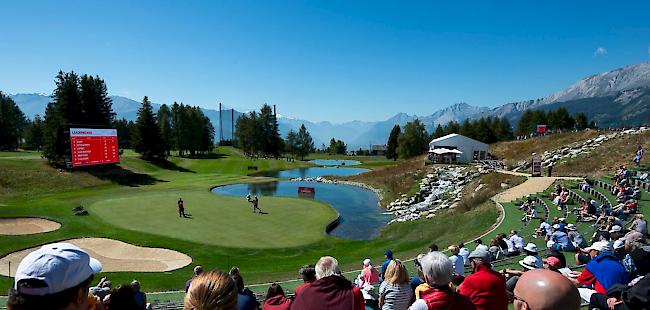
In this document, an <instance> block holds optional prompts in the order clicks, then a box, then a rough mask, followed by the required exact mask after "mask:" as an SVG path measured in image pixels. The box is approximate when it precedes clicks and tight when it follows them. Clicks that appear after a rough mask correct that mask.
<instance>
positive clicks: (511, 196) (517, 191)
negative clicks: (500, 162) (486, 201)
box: [492, 170, 581, 202]
mask: <svg viewBox="0 0 650 310" xmlns="http://www.w3.org/2000/svg"><path fill="white" fill-rule="evenodd" d="M498 172H499V173H505V174H511V175H517V176H525V177H528V179H527V180H526V182H524V183H521V184H519V185H517V186H515V187H513V188H510V189H508V190H506V191H505V192H502V193H500V194H497V195H495V196H494V197H492V200H494V201H495V202H509V201H513V200H515V199H517V198H520V197H523V196H527V195H530V194H534V193H538V192H543V191H544V190H546V189H547V188H548V187H549V186H551V184H553V182H555V180H581V178H574V177H534V178H533V177H531V176H530V174H527V173H521V172H513V171H507V170H499V171H498Z"/></svg>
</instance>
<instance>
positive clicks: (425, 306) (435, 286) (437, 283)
mask: <svg viewBox="0 0 650 310" xmlns="http://www.w3.org/2000/svg"><path fill="white" fill-rule="evenodd" d="M420 264H421V265H422V273H424V278H425V280H426V282H427V284H428V285H429V288H427V289H425V290H423V291H422V292H420V297H421V299H418V300H416V301H415V302H414V303H413V305H411V308H410V309H411V310H438V309H454V310H475V309H476V307H474V304H472V302H471V301H470V300H469V298H467V297H466V296H464V295H461V294H459V293H456V292H454V290H453V288H452V287H451V285H450V284H449V283H450V282H451V277H452V274H453V273H454V267H453V265H452V264H451V260H450V259H449V258H448V257H447V256H446V255H444V254H442V253H440V252H438V251H434V252H429V253H428V254H427V255H425V256H424V257H423V258H422V260H421V262H420Z"/></svg>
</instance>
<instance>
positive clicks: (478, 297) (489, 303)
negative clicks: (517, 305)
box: [458, 248, 508, 310]
mask: <svg viewBox="0 0 650 310" xmlns="http://www.w3.org/2000/svg"><path fill="white" fill-rule="evenodd" d="M469 260H470V265H471V266H472V270H473V273H472V274H471V275H469V276H467V278H465V281H463V283H462V284H461V285H460V286H459V287H458V292H459V293H461V294H463V295H465V296H467V297H468V298H469V299H470V300H471V301H472V303H473V304H474V306H476V309H477V310H483V309H485V310H505V309H508V297H507V295H506V280H505V278H504V277H503V275H501V274H500V273H498V272H496V271H494V270H492V266H491V265H490V253H489V252H488V251H487V250H485V249H482V248H479V249H477V250H475V251H474V252H472V253H471V254H470V255H469Z"/></svg>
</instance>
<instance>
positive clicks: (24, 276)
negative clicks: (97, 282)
mask: <svg viewBox="0 0 650 310" xmlns="http://www.w3.org/2000/svg"><path fill="white" fill-rule="evenodd" d="M101 270H102V265H101V263H99V261H98V260H96V259H94V258H92V257H90V256H89V255H88V253H86V252H85V251H84V250H82V249H80V248H78V247H77V246H75V245H72V244H70V243H52V244H47V245H44V246H42V247H41V248H40V249H38V250H36V251H34V252H31V253H29V254H27V256H25V258H23V260H22V261H21V262H20V264H18V269H16V273H15V275H14V285H13V287H12V288H11V289H10V290H9V297H8V300H7V308H8V309H17V310H41V309H53V310H60V309H66V310H86V309H88V308H89V303H88V300H89V298H88V288H89V287H90V282H91V281H92V277H93V275H94V274H95V273H98V272H100V271H101Z"/></svg>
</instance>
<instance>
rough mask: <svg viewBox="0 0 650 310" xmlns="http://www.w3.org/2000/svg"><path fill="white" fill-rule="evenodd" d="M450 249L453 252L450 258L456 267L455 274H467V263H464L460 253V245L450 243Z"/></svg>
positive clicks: (452, 264)
mask: <svg viewBox="0 0 650 310" xmlns="http://www.w3.org/2000/svg"><path fill="white" fill-rule="evenodd" d="M448 249H449V252H450V253H451V256H449V260H450V261H451V266H452V267H454V275H455V276H461V277H462V276H465V265H464V263H463V258H462V257H461V256H460V255H458V250H459V249H458V247H457V246H455V245H450V246H449V248H448Z"/></svg>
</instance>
